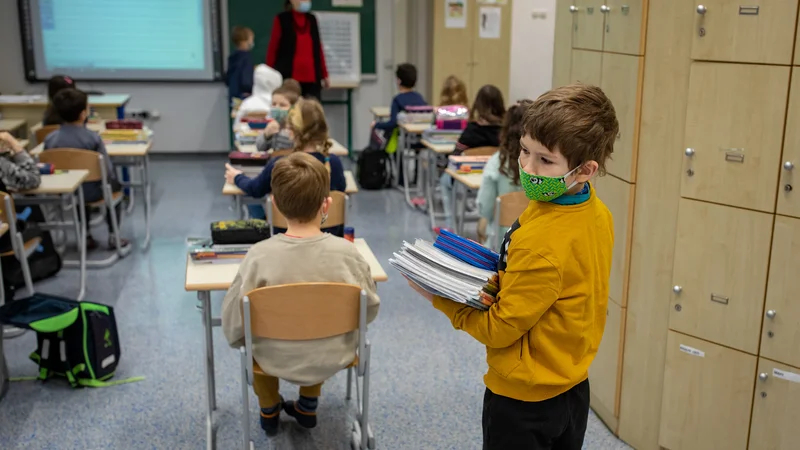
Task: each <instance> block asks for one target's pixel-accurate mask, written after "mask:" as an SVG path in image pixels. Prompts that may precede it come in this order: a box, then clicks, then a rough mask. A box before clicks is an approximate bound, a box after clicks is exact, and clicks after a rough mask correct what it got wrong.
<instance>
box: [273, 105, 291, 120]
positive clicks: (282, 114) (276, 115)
mask: <svg viewBox="0 0 800 450" xmlns="http://www.w3.org/2000/svg"><path fill="white" fill-rule="evenodd" d="M288 115H289V111H288V110H286V109H280V108H272V109H270V110H269V116H270V117H272V118H273V119H274V120H275V121H277V122H283V119H285V118H286V116H288Z"/></svg>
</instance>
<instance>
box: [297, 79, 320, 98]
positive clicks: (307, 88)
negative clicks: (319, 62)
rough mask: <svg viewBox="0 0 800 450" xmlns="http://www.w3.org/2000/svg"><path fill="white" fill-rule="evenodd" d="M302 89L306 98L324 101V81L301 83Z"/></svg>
mask: <svg viewBox="0 0 800 450" xmlns="http://www.w3.org/2000/svg"><path fill="white" fill-rule="evenodd" d="M300 89H301V90H302V93H303V97H305V98H313V99H316V100H317V101H322V83H321V82H319V81H317V82H316V83H300Z"/></svg>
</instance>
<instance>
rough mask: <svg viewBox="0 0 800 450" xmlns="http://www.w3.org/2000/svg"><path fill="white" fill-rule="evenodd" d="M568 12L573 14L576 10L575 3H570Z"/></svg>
mask: <svg viewBox="0 0 800 450" xmlns="http://www.w3.org/2000/svg"><path fill="white" fill-rule="evenodd" d="M569 12H571V13H573V14H575V13H576V12H578V7H577V6H575V5H570V7H569Z"/></svg>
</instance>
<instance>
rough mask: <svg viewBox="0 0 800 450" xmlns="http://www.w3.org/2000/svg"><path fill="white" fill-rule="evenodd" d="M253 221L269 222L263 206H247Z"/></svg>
mask: <svg viewBox="0 0 800 450" xmlns="http://www.w3.org/2000/svg"><path fill="white" fill-rule="evenodd" d="M246 206H247V212H248V214H249V215H250V218H251V219H261V220H267V212H266V211H265V210H264V206H263V205H246Z"/></svg>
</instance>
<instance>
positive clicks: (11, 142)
mask: <svg viewBox="0 0 800 450" xmlns="http://www.w3.org/2000/svg"><path fill="white" fill-rule="evenodd" d="M0 148H10V149H11V150H13V151H14V153H19V152H21V151H23V150H25V149H24V148H22V146H21V145H19V142H17V140H16V139H14V136H11V134H9V133H8V132H7V131H0Z"/></svg>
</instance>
